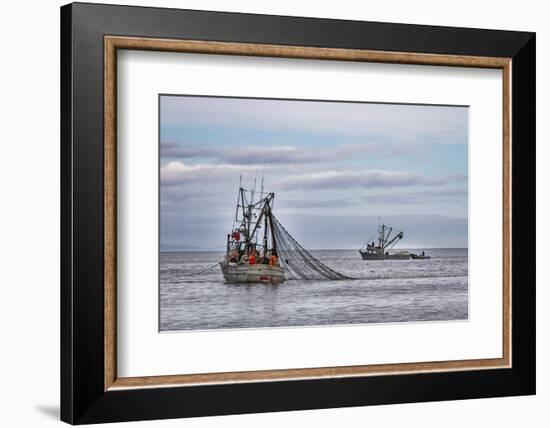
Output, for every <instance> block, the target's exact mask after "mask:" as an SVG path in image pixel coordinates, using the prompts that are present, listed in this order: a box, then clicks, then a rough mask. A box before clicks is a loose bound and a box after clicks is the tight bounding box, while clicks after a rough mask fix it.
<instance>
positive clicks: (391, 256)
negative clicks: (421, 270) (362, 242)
mask: <svg viewBox="0 0 550 428" xmlns="http://www.w3.org/2000/svg"><path fill="white" fill-rule="evenodd" d="M359 254H361V258H362V259H363V260H409V259H410V258H411V255H410V254H409V253H397V254H395V253H394V254H392V253H389V254H376V253H367V252H363V251H359Z"/></svg>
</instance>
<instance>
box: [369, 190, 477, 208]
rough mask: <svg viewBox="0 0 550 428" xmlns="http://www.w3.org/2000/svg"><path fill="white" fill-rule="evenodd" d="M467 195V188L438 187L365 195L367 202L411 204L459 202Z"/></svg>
mask: <svg viewBox="0 0 550 428" xmlns="http://www.w3.org/2000/svg"><path fill="white" fill-rule="evenodd" d="M467 197H468V191H467V190H447V189H438V190H430V191H426V192H408V193H400V194H378V195H369V196H365V198H363V199H364V201H365V202H366V203H368V204H378V205H411V204H415V205H417V204H431V203H434V202H443V203H449V202H459V201H463V200H464V199H466V198H467Z"/></svg>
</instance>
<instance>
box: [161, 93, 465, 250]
mask: <svg viewBox="0 0 550 428" xmlns="http://www.w3.org/2000/svg"><path fill="white" fill-rule="evenodd" d="M159 117H160V133H159V138H160V234H161V237H160V241H161V242H160V243H161V250H162V251H169V250H174V251H176V250H182V251H185V250H221V249H223V248H225V238H226V235H227V233H229V232H230V230H231V226H232V220H233V215H234V210H235V204H236V198H237V192H238V188H239V177H240V176H241V174H242V177H243V187H245V188H252V186H253V182H254V180H255V179H256V181H257V183H258V188H259V183H260V181H261V179H262V177H264V187H265V191H269V192H274V193H275V205H274V213H275V215H276V217H277V218H278V219H279V220H280V221H281V222H282V223H283V225H285V228H286V229H287V230H288V231H289V232H290V233H291V234H292V235H293V236H294V237H295V238H296V239H297V240H298V241H299V242H300V243H301V244H302V245H303V246H304V247H305V248H308V249H329V248H334V249H345V248H348V249H356V248H359V247H360V246H361V245H363V244H364V243H365V242H367V240H369V239H370V238H371V237H372V236H373V235H374V233H375V232H376V228H377V225H378V220H379V217H380V219H381V221H382V222H383V223H385V224H388V225H391V226H393V227H394V228H396V229H398V230H401V231H404V238H403V240H402V241H401V242H400V243H399V244H398V246H396V248H458V247H461V248H463V247H467V246H468V108H467V107H465V106H429V105H403V104H380V103H357V102H334V101H305V100H276V99H251V98H222V97H197V96H173V95H161V96H160V116H159Z"/></svg>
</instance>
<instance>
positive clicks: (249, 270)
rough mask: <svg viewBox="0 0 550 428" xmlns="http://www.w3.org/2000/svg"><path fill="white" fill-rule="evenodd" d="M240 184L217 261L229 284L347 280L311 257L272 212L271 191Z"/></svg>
mask: <svg viewBox="0 0 550 428" xmlns="http://www.w3.org/2000/svg"><path fill="white" fill-rule="evenodd" d="M255 188H256V186H255V185H254V187H253V189H252V190H246V189H244V188H243V187H242V180H241V185H240V186H239V193H238V197H237V208H236V210H235V216H234V219H233V227H232V229H231V233H229V234H228V235H227V242H226V252H225V256H224V258H223V261H222V262H221V263H220V266H221V269H222V273H223V277H224V279H225V281H226V282H230V283H271V284H280V283H282V282H284V281H285V280H286V279H302V280H327V279H329V280H338V279H348V277H347V276H345V275H342V274H340V273H338V272H336V271H334V270H332V269H331V268H329V267H328V266H326V265H325V264H323V263H322V262H321V261H319V260H317V259H316V258H315V257H314V256H312V255H311V254H310V253H309V252H308V251H307V250H306V249H305V248H304V247H302V246H301V245H300V244H299V243H298V242H297V241H296V240H295V239H294V238H293V237H292V235H290V233H288V231H287V230H286V229H285V228H284V227H283V225H282V224H281V223H279V221H278V220H277V218H275V216H274V215H273V201H274V199H275V194H274V193H264V190H263V179H262V185H261V190H260V191H258V192H257V191H256V190H255Z"/></svg>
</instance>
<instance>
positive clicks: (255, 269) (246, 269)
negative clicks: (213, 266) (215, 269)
mask: <svg viewBox="0 0 550 428" xmlns="http://www.w3.org/2000/svg"><path fill="white" fill-rule="evenodd" d="M220 265H221V268H222V273H223V277H224V279H225V281H226V282H231V283H267V284H280V283H281V282H283V281H284V280H285V271H284V269H283V268H282V267H281V266H269V265H267V264H255V265H245V264H243V265H237V264H233V263H229V264H226V263H220Z"/></svg>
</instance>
